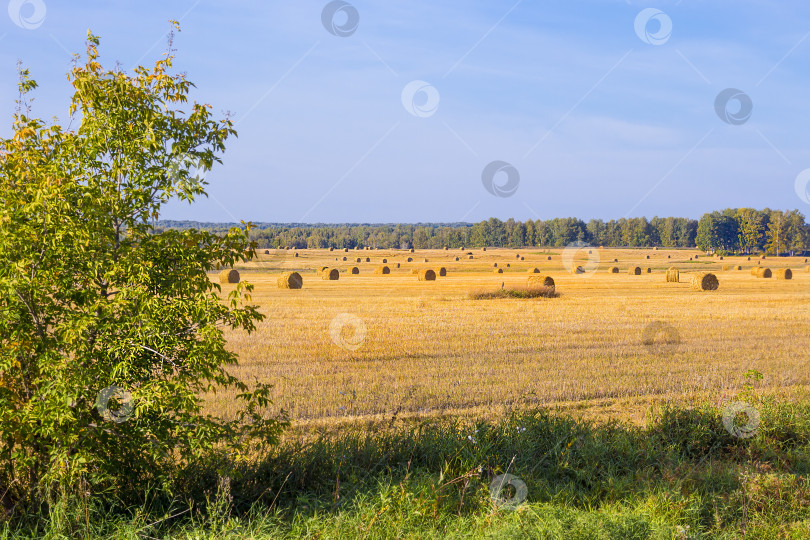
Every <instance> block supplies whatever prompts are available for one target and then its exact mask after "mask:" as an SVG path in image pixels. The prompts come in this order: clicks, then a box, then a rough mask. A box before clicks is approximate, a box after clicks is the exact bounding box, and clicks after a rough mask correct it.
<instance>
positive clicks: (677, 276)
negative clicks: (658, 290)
mask: <svg viewBox="0 0 810 540" xmlns="http://www.w3.org/2000/svg"><path fill="white" fill-rule="evenodd" d="M680 281H681V271H680V270H678V269H677V268H675V267H674V266H671V267H670V268H669V269H668V270H667V283H679V282H680Z"/></svg>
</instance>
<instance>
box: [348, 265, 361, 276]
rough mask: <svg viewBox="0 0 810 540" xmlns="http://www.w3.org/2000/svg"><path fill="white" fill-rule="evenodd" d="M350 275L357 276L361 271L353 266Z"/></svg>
mask: <svg viewBox="0 0 810 540" xmlns="http://www.w3.org/2000/svg"><path fill="white" fill-rule="evenodd" d="M349 273H350V274H353V275H355V276H356V275H357V274H359V273H360V269H359V268H357V267H356V266H352V267H351V268H349Z"/></svg>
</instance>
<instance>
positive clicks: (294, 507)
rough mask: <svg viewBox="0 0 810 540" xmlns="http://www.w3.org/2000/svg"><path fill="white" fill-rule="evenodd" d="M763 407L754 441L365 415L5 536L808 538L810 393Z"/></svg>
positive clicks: (685, 421) (657, 429)
mask: <svg viewBox="0 0 810 540" xmlns="http://www.w3.org/2000/svg"><path fill="white" fill-rule="evenodd" d="M749 400H750V398H749ZM754 404H755V406H756V408H757V410H758V411H759V412H760V415H761V423H760V426H759V429H758V431H757V432H756V434H755V435H754V436H753V437H751V438H748V439H740V438H735V437H733V436H732V435H731V434H730V433H729V432H727V431H726V429H725V428H724V426H723V424H722V422H721V411H719V410H717V409H713V408H711V407H709V406H706V407H703V408H700V409H683V408H663V409H660V410H656V411H651V413H650V414H651V418H650V422H649V424H648V426H647V427H645V428H640V427H634V426H631V425H627V424H620V423H615V422H613V423H603V424H593V423H589V422H585V421H580V420H576V419H573V418H571V417H566V416H558V415H554V414H552V413H550V412H548V411H545V410H533V411H528V412H519V413H514V414H512V415H511V416H509V417H508V418H504V419H502V420H501V421H498V422H494V423H487V422H477V423H475V422H464V421H461V420H458V419H446V420H443V421H431V422H424V421H420V422H416V423H412V424H410V425H404V424H403V423H402V421H401V420H397V419H392V420H390V421H386V422H381V423H376V424H363V425H362V426H355V427H353V428H348V429H345V430H343V431H341V432H339V433H338V434H328V435H322V436H320V437H318V438H315V439H314V440H309V441H304V440H301V441H289V442H286V443H285V444H284V445H283V446H282V447H280V448H278V449H277V451H276V452H275V453H274V455H272V456H268V457H266V458H264V459H262V460H261V461H258V462H256V461H250V460H247V461H235V460H234V459H233V458H230V457H227V456H221V455H220V456H216V457H209V458H208V459H206V460H205V461H203V462H199V463H194V464H192V465H190V466H188V467H186V468H185V469H184V470H182V471H178V473H177V476H176V482H175V484H174V486H173V487H172V489H173V493H172V494H171V495H169V494H168V493H167V492H165V491H160V492H156V493H148V494H144V493H125V492H109V493H107V494H106V495H105V496H104V497H100V498H96V499H89V500H88V499H81V498H75V496H74V498H73V499H71V500H62V501H61V502H60V503H57V504H54V505H53V506H51V508H50V509H49V511H47V512H43V513H41V514H37V513H35V512H33V511H31V512H29V513H28V514H27V515H20V516H17V517H15V519H14V521H13V522H7V523H5V524H4V525H3V526H0V531H2V532H0V538H34V537H36V538H43V537H44V538H86V537H89V538H99V537H105V538H149V537H152V538H217V539H221V538H245V537H248V538H251V537H252V538H301V537H307V538H312V537H318V538H395V537H406V538H462V537H464V538H515V537H521V538H523V537H531V538H566V539H572V538H573V539H576V538H583V539H585V538H606V539H607V538H617V539H618V538H621V539H636V538H638V539H641V538H690V539H691V538H740V537H742V536H745V538H763V539H765V538H769V539H770V538H809V537H810V479H809V478H808V472H810V454H809V453H808V450H810V402H803V403H773V402H769V401H764V402H759V401H757V402H754ZM504 472H508V473H510V474H512V475H515V476H517V477H519V478H520V479H522V480H523V482H525V484H526V486H527V488H528V497H527V500H526V501H525V502H524V503H522V504H520V505H519V506H518V507H517V508H516V509H515V510H509V509H505V508H501V507H499V505H498V504H497V502H496V501H493V499H492V497H491V496H490V491H489V487H490V483H491V482H492V479H493V478H494V477H495V476H496V475H498V474H501V473H504ZM224 477H227V478H229V479H230V480H229V481H227V480H224V479H223V478H224ZM510 494H511V492H510V493H508V495H510ZM175 514H179V515H177V516H176V517H171V516H174V515H175ZM167 518H168V519H167Z"/></svg>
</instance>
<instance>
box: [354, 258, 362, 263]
mask: <svg viewBox="0 0 810 540" xmlns="http://www.w3.org/2000/svg"><path fill="white" fill-rule="evenodd" d="M354 262H357V263H359V262H363V259H361V258H360V257H357V258H356V259H355V260H354Z"/></svg>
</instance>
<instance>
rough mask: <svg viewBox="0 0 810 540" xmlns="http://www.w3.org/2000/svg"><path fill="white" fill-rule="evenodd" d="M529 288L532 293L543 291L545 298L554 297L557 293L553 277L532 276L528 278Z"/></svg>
mask: <svg viewBox="0 0 810 540" xmlns="http://www.w3.org/2000/svg"><path fill="white" fill-rule="evenodd" d="M528 287H529V289H531V290H532V291H537V290H541V291H542V293H543V296H553V295H554V293H555V291H556V286H555V284H554V278H552V277H551V276H535V275H531V276H529V278H528Z"/></svg>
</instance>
